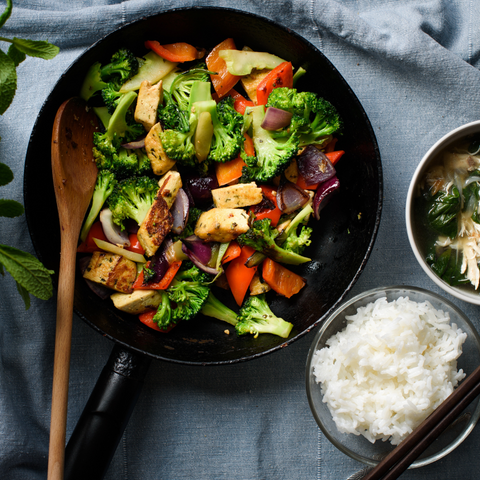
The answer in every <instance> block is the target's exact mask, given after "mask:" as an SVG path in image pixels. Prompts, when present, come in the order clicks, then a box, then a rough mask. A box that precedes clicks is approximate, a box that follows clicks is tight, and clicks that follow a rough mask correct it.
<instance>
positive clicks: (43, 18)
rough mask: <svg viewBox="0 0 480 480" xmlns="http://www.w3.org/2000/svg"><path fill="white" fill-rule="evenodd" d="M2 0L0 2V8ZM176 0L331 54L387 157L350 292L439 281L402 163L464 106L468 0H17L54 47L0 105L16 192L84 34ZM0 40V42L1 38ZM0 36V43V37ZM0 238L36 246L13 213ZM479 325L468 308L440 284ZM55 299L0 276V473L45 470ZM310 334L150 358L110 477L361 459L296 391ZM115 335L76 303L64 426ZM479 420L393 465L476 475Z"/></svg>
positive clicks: (479, 94) (427, 479) (469, 97)
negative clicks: (415, 243) (223, 356)
mask: <svg viewBox="0 0 480 480" xmlns="http://www.w3.org/2000/svg"><path fill="white" fill-rule="evenodd" d="M4 5H5V1H4V0H1V1H0V8H2V9H3V7H4ZM189 5H214V6H226V7H234V8H238V9H242V10H246V11H250V12H255V13H258V14H261V15H263V16H265V17H268V18H270V19H273V20H275V21H277V22H279V23H281V24H283V25H285V26H287V27H290V28H291V29H293V30H295V31H296V32H298V33H299V34H300V35H302V36H304V37H305V38H306V39H308V40H309V41H310V42H312V43H313V44H314V45H316V46H317V47H318V48H320V50H322V51H323V52H324V54H325V55H326V56H327V57H328V58H329V59H330V60H331V61H332V62H333V64H334V65H335V66H336V67H337V68H338V70H339V71H340V72H341V74H342V75H343V76H344V77H345V79H346V81H347V82H348V83H349V84H350V86H351V87H352V89H353V90H354V92H355V93H356V95H357V96H358V98H359V99H360V101H361V103H362V104H363V106H364V108H365V110H366V112H367V114H368V116H369V118H370V120H371V122H372V125H373V128H374V131H375V134H376V136H377V139H378V142H379V146H380V152H381V156H382V161H383V169H384V185H385V187H384V194H385V201H384V209H383V216H382V221H381V226H380V231H379V235H378V238H377V241H376V244H375V248H374V251H373V254H372V255H371V258H370V260H369V262H368V265H367V268H366V269H365V271H364V273H363V274H362V275H361V277H360V280H359V281H358V282H357V284H356V285H355V287H354V289H353V291H352V292H351V294H352V295H353V294H356V293H359V292H361V291H363V290H366V289H369V288H373V287H376V286H381V285H393V284H411V285H417V286H422V287H426V288H429V289H431V290H433V291H437V292H438V291H439V289H438V288H437V287H436V286H435V285H434V284H433V283H432V282H431V281H430V280H429V279H428V277H427V276H426V275H425V274H424V273H423V271H422V270H421V269H420V267H419V266H418V265H417V263H416V260H415V258H414V256H413V253H412V252H411V249H410V246H409V244H408V240H407V235H406V229H405V222H404V210H405V197H406V192H407V187H408V184H409V180H410V178H411V176H412V174H413V171H414V169H415V166H416V165H417V163H418V162H419V160H420V158H421V157H422V156H423V154H424V153H425V152H426V151H427V150H428V149H429V147H430V146H431V145H432V144H433V143H434V142H435V141H436V140H437V139H439V138H440V137H441V136H442V135H443V134H445V133H446V132H448V131H449V130H450V129H452V128H454V127H457V126H459V125H461V124H463V123H467V122H470V121H473V120H477V119H478V117H479V106H480V72H479V70H478V68H479V67H480V60H479V59H480V26H479V19H480V3H478V2H476V1H474V0H430V1H428V0H424V1H422V0H402V1H397V0H337V1H334V0H278V1H275V0H263V1H261V0H237V2H234V3H233V2H232V3H230V2H226V1H211V2H207V1H202V0H198V1H187V0H176V1H171V0H168V1H167V0H165V1H158V0H157V1H155V0H130V1H124V2H121V1H117V0H96V1H94V0H71V1H64V0H49V1H47V0H22V1H20V0H18V1H16V2H14V10H13V14H12V17H11V19H10V20H9V21H8V22H7V24H6V26H5V28H3V29H2V35H3V36H8V37H12V36H17V37H30V38H35V39H48V40H50V41H51V42H53V43H55V44H57V45H58V46H59V47H60V48H61V53H60V54H59V55H58V56H57V57H56V58H55V59H53V60H50V61H48V62H45V61H43V60H40V59H33V58H28V59H27V60H26V61H25V62H24V63H22V64H21V65H20V67H19V72H18V73H19V84H18V91H17V95H16V97H15V99H14V102H13V105H12V106H11V108H10V109H9V110H7V112H6V113H5V114H4V115H3V116H2V117H0V136H1V137H2V141H1V142H0V159H1V161H2V162H5V163H7V164H8V165H9V166H10V167H11V168H12V170H13V172H14V174H15V181H14V182H13V183H11V184H10V185H8V186H7V187H3V188H2V190H1V191H0V195H1V196H2V197H4V198H13V199H16V200H18V201H20V202H22V195H23V192H22V184H23V183H22V176H23V164H24V158H25V152H26V147H27V142H28V139H29V136H30V133H31V129H32V127H33V124H34V121H35V118H36V115H37V113H38V111H39V109H40V107H41V105H42V103H43V102H44V100H45V99H46V97H47V95H48V93H49V91H50V89H51V88H52V87H53V85H54V83H55V82H56V80H57V79H58V77H59V76H60V75H61V73H62V71H63V70H64V69H65V68H66V67H67V66H68V65H69V64H70V63H71V62H72V61H73V60H74V59H75V58H76V57H77V56H78V55H79V54H80V53H82V51H83V50H84V49H85V48H87V47H88V46H89V45H91V44H92V43H93V42H94V41H95V40H97V39H98V38H100V37H102V36H103V35H104V34H107V33H109V32H111V31H112V30H114V29H116V28H117V27H120V26H122V25H124V24H125V23H127V22H129V21H132V20H135V19H137V18H139V17H141V16H144V15H147V14H150V13H155V12H159V11H162V10H165V9H168V8H172V7H178V6H189ZM0 44H1V42H0ZM1 46H2V48H4V47H6V45H5V44H1ZM0 243H2V244H9V245H14V246H18V247H19V248H22V249H24V250H27V251H30V252H32V253H33V248H32V245H31V242H30V238H29V234H28V231H27V227H26V222H25V218H24V217H20V218H17V219H1V220H0ZM451 300H453V302H454V303H456V304H457V305H458V306H459V307H460V308H461V309H462V310H463V311H464V312H466V313H467V314H468V315H470V317H471V318H472V320H473V321H474V322H475V323H476V325H477V326H478V327H480V321H479V320H478V314H479V308H478V307H474V306H472V305H467V304H466V303H463V302H461V301H459V300H455V299H451ZM54 324H55V300H54V299H52V300H50V301H47V302H42V301H39V300H36V299H32V306H31V308H30V310H28V311H25V309H24V307H23V303H22V301H21V300H20V298H19V296H18V294H17V292H16V288H15V285H14V282H13V281H12V279H11V278H10V277H9V276H5V277H3V278H0V479H2V480H19V479H42V478H46V469H47V456H48V435H49V420H50V416H49V411H50V401H51V379H52V363H53V347H54V345H53V344H54ZM312 339H313V335H307V336H306V337H304V338H302V339H301V340H299V341H298V342H296V343H294V344H293V345H291V346H290V347H288V348H286V349H283V350H282V351H279V352H276V353H274V354H271V355H269V356H266V357H262V358H260V359H258V360H256V361H255V362H247V363H245V364H240V365H235V366H228V367H215V368H214V369H211V368H195V367H188V366H181V365H173V364H167V363H162V362H153V365H152V367H151V368H150V370H149V373H148V375H147V379H146V383H145V387H144V390H143V392H142V395H141V398H140V400H139V402H138V404H137V406H136V409H135V411H134V413H133V416H132V418H131V420H130V423H129V425H128V427H127V429H126V432H125V434H124V437H123V439H122V441H121V444H120V446H119V448H118V450H117V453H116V455H115V457H114V459H113V462H112V465H111V467H110V470H109V472H108V473H107V476H106V478H107V479H116V480H119V479H128V480H136V479H142V480H147V479H165V480H175V479H178V480H180V479H189V480H190V479H196V480H202V479H204V480H207V479H208V480H211V479H228V480H255V479H275V480H280V479H288V480H294V479H305V480H307V479H317V480H337V479H338V480H342V479H345V478H347V477H348V476H349V475H350V474H352V473H353V472H355V471H356V470H358V469H360V468H361V465H360V464H359V463H357V462H356V461H354V460H351V459H349V458H348V457H346V456H345V455H343V454H342V453H340V452H339V451H338V450H337V449H336V448H335V447H333V446H332V445H331V444H330V443H329V442H328V441H327V440H326V438H325V437H324V436H323V435H322V434H321V433H320V430H319V428H318V427H317V425H316V423H315V422H314V420H313V417H312V415H311V413H310V410H309V407H308V403H307V398H306V394H305V387H304V384H305V381H304V369H305V360H306V356H307V351H308V348H309V346H310V342H311V341H312ZM111 347H112V344H111V342H110V341H109V340H106V339H104V338H102V336H101V335H98V333H96V332H94V331H93V330H91V329H90V328H89V327H88V326H86V325H85V324H84V323H83V322H82V321H81V320H79V319H78V318H74V329H73V347H72V360H71V380H70V398H69V413H68V431H67V438H68V436H69V435H70V433H71V431H72V430H73V428H74V426H75V423H76V421H77V419H78V417H79V415H80V413H81V411H82V409H83V407H84V404H85V402H86V399H87V398H88V396H89V394H90V392H91V390H92V388H93V385H94V383H95V381H96V378H97V376H98V373H99V372H100V370H101V368H102V367H103V365H104V364H105V361H106V359H107V358H108V355H109V353H110V350H111ZM479 444H480V431H479V430H478V428H477V429H476V430H475V431H474V432H473V434H472V435H471V436H470V437H469V438H468V439H467V440H466V441H465V442H464V443H463V444H462V445H461V447H460V448H458V449H457V450H456V451H455V452H454V453H452V454H450V455H449V456H448V457H447V458H445V459H443V460H441V461H439V462H438V463H436V464H434V465H430V466H427V467H424V468H421V469H416V470H413V471H412V470H410V471H408V472H406V473H405V474H404V475H403V476H402V478H405V480H408V479H410V480H414V479H424V480H434V479H435V480H440V479H445V480H447V479H448V480H455V479H461V480H469V479H476V478H479V477H480V455H479V454H478V445H479Z"/></svg>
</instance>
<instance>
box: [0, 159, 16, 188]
mask: <svg viewBox="0 0 480 480" xmlns="http://www.w3.org/2000/svg"><path fill="white" fill-rule="evenodd" d="M12 180H13V172H12V171H11V170H10V167H9V166H8V165H6V164H5V163H1V162H0V187H3V186H4V185H7V184H9V183H10V182H11V181H12Z"/></svg>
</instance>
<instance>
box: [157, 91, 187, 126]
mask: <svg viewBox="0 0 480 480" xmlns="http://www.w3.org/2000/svg"><path fill="white" fill-rule="evenodd" d="M163 96H164V98H165V102H166V103H165V106H163V105H162V106H160V107H159V109H158V119H159V120H160V122H161V124H162V126H163V128H164V129H165V130H166V129H170V130H177V131H179V132H182V133H187V132H188V131H189V130H190V124H189V122H188V117H189V115H188V113H187V112H186V111H184V110H181V109H180V107H179V106H178V105H177V103H176V102H175V101H173V100H172V96H171V95H170V93H168V92H163Z"/></svg>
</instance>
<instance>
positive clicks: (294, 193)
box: [277, 180, 310, 213]
mask: <svg viewBox="0 0 480 480" xmlns="http://www.w3.org/2000/svg"><path fill="white" fill-rule="evenodd" d="M309 200H310V195H309V194H308V193H307V192H306V191H305V190H303V188H300V187H299V186H297V185H295V184H294V183H292V182H290V181H288V180H284V181H282V182H280V185H279V186H278V189H277V205H278V208H279V209H280V210H281V211H282V212H283V213H292V212H295V211H296V210H298V209H299V208H301V207H303V206H304V205H305V204H306V203H307V202H308V201H309Z"/></svg>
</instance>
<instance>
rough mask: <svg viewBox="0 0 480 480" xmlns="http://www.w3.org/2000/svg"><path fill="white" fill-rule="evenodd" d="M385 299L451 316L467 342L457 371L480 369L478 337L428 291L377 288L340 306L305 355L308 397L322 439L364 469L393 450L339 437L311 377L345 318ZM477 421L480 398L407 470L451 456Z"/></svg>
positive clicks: (455, 311) (350, 436)
mask: <svg viewBox="0 0 480 480" xmlns="http://www.w3.org/2000/svg"><path fill="white" fill-rule="evenodd" d="M382 297H386V299H387V301H388V302H391V301H393V300H396V299H397V298H399V297H408V298H409V299H410V300H412V301H415V302H417V303H421V302H424V301H426V300H427V301H429V302H430V303H431V304H432V306H433V307H434V308H436V309H437V310H443V311H444V312H448V313H449V315H450V321H451V323H456V324H457V326H458V327H459V328H461V329H462V330H463V331H464V332H465V333H466V334H467V339H466V341H465V343H464V344H463V353H462V355H461V356H460V358H459V359H458V360H457V368H458V369H463V371H464V372H465V373H466V374H467V375H469V374H470V373H472V371H473V370H475V368H476V367H477V366H478V365H480V336H479V334H478V333H477V331H476V329H475V327H474V326H473V324H472V323H471V322H470V320H469V319H468V318H467V317H466V316H465V315H464V314H463V313H462V312H461V311H460V310H459V309H458V308H457V307H456V306H455V305H454V304H452V303H451V302H449V301H448V300H446V299H444V298H442V297H441V296H439V295H437V294H435V293H432V292H429V291H427V290H424V289H421V288H417V287H409V286H393V287H382V288H376V289H373V290H369V291H367V292H364V293H362V294H360V295H357V296H356V297H354V298H352V299H351V300H349V301H347V302H346V303H344V304H343V305H341V306H340V307H339V308H338V309H337V310H336V311H335V312H334V313H333V314H332V315H331V316H330V317H329V318H328V319H327V320H326V321H325V323H324V324H323V326H322V328H321V329H320V330H319V331H318V333H317V334H316V335H315V338H314V340H313V342H312V345H311V347H310V351H309V353H308V359H307V365H306V387H307V397H308V402H309V404H310V408H311V410H312V413H313V416H314V418H315V420H316V422H317V424H318V426H319V427H320V429H321V430H322V432H323V433H324V435H325V436H326V437H327V438H328V440H330V442H332V443H333V445H335V446H336V447H337V448H338V449H339V450H340V451H342V452H343V453H345V454H347V455H348V456H350V457H351V458H353V459H355V460H358V461H360V462H362V463H364V464H366V465H370V466H375V465H377V463H378V462H379V461H380V460H381V459H382V458H383V457H384V456H385V455H387V454H388V453H389V452H390V451H392V450H393V449H394V448H395V446H393V445H392V444H391V443H390V442H389V441H386V442H383V441H382V440H377V441H376V442H375V443H371V442H369V441H368V440H367V439H366V438H365V437H364V436H363V435H354V434H347V433H341V432H339V431H338V430H337V427H336V425H335V422H334V421H333V418H332V415H331V413H330V411H329V409H328V407H327V404H326V403H323V395H322V391H321V386H320V384H319V383H317V382H316V379H315V376H314V374H313V366H312V361H313V356H314V353H315V352H316V351H317V350H319V349H321V348H323V347H324V346H325V344H326V341H327V340H328V339H329V338H330V337H331V336H332V335H334V334H335V333H337V332H339V331H341V330H343V328H344V327H345V325H346V323H347V321H346V319H345V316H346V315H353V314H355V313H356V311H357V309H358V307H362V306H365V305H367V304H369V303H371V302H375V300H377V299H379V298H382ZM479 417H480V398H478V397H477V398H476V399H475V400H474V401H473V402H472V403H471V404H470V405H469V406H468V407H467V408H466V409H465V410H464V411H463V412H462V414H461V415H460V416H459V417H458V419H457V420H456V421H455V422H454V423H453V424H452V425H451V426H449V427H448V428H447V429H446V430H445V431H444V432H443V433H442V435H441V436H440V437H439V438H438V439H437V440H436V441H434V442H433V443H432V444H431V445H430V446H429V447H428V449H427V450H425V452H423V454H422V455H421V456H420V457H419V458H418V459H417V460H416V461H415V462H414V463H413V464H412V465H411V467H410V468H417V467H422V466H424V465H428V464H430V463H433V462H435V461H437V460H439V459H440V458H443V457H444V456H445V455H447V454H449V453H450V452H452V451H453V450H454V449H455V448H456V447H458V445H460V444H461V443H462V442H463V440H465V438H467V436H468V435H469V433H470V432H471V431H472V430H473V428H474V427H475V424H476V422H477V420H478V418H479Z"/></svg>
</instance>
